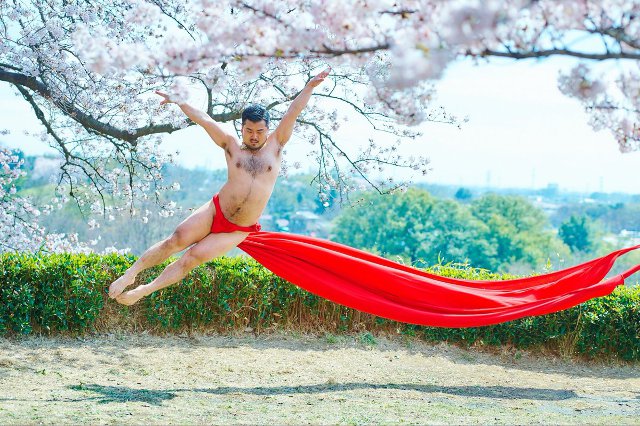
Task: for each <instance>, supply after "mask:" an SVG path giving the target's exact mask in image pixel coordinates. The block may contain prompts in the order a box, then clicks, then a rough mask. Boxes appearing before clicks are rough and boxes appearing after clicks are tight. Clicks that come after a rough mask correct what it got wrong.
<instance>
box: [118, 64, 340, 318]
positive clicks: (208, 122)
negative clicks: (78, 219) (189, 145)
mask: <svg viewBox="0 0 640 426" xmlns="http://www.w3.org/2000/svg"><path fill="white" fill-rule="evenodd" d="M330 71H331V69H330V68H327V69H326V70H324V71H323V72H321V73H320V74H318V75H317V76H315V77H314V78H313V79H311V80H310V81H309V82H308V83H307V85H306V86H305V88H304V89H303V90H302V92H300V94H298V96H297V97H296V98H295V99H294V100H293V102H292V103H291V105H290V106H289V109H288V110H287V112H286V114H285V115H284V116H283V117H282V120H281V121H280V124H279V125H278V127H277V128H276V129H275V131H273V132H271V133H269V113H268V112H267V111H266V110H265V109H264V108H263V107H261V106H259V105H251V106H250V107H248V108H247V109H245V110H244V111H243V113H242V143H239V142H238V140H237V139H236V138H235V137H234V136H232V135H230V134H228V133H227V132H225V131H224V130H223V129H222V128H220V127H219V126H218V124H216V122H215V121H214V120H212V119H211V117H209V116H208V115H207V114H205V113H204V112H202V111H199V110H197V109H195V108H193V107H191V106H189V105H188V104H186V103H183V104H177V105H178V106H179V107H180V108H181V109H182V111H183V112H184V113H185V114H186V115H187V116H188V117H189V118H190V119H191V120H193V121H194V122H195V123H197V124H199V125H201V126H202V127H204V129H205V130H206V131H207V133H208V134H209V136H211V138H212V139H213V141H214V142H215V143H216V144H217V145H218V146H220V148H222V149H224V151H225V157H226V159H227V169H228V177H227V182H226V183H225V184H224V185H222V188H220V192H219V193H218V194H216V195H215V196H214V197H213V199H212V200H210V201H208V202H206V203H205V204H203V205H202V206H201V207H200V208H199V209H198V210H196V211H195V212H193V213H192V214H191V215H190V216H189V217H188V218H186V219H185V220H184V221H183V222H182V223H180V224H179V225H178V227H177V228H176V229H175V231H173V233H172V234H171V236H170V237H168V238H166V239H165V240H163V241H160V242H158V243H156V244H155V245H153V246H152V247H151V248H149V249H148V250H147V251H146V252H144V253H143V254H142V256H140V258H138V260H136V262H135V263H134V264H133V265H131V267H130V268H129V269H128V270H127V271H126V272H125V273H124V275H123V276H121V277H120V278H118V279H117V280H116V281H114V282H113V283H112V284H111V285H110V286H109V297H111V298H112V299H113V298H115V299H116V300H117V301H118V302H119V303H121V304H123V305H133V304H134V303H136V302H137V301H138V300H140V299H141V298H143V297H145V296H148V295H149V294H151V293H153V292H154V291H156V290H159V289H161V288H164V287H167V286H170V285H172V284H175V283H177V282H178V281H180V280H182V278H184V277H185V276H186V275H187V274H188V273H189V272H190V271H191V270H192V269H194V268H195V267H197V266H199V265H201V264H203V263H205V262H208V261H210V260H212V259H214V258H216V257H218V256H222V255H223V254H225V253H226V252H228V251H229V250H231V249H232V248H234V247H236V246H237V245H238V244H240V243H241V242H242V241H243V240H244V239H245V238H246V237H247V235H249V233H250V232H254V231H257V230H259V229H260V225H259V224H258V223H257V221H258V218H259V217H260V215H261V214H262V211H263V210H264V208H265V207H266V205H267V201H269V197H271V193H272V192H273V187H274V185H275V183H276V178H277V177H278V173H279V170H280V163H281V161H282V149H283V147H284V145H285V144H286V143H287V141H288V140H289V138H290V137H291V133H292V132H293V126H294V124H295V122H296V118H297V117H298V115H300V113H301V112H302V110H303V109H304V108H305V106H306V105H307V103H308V102H309V98H310V97H311V94H312V92H313V89H314V88H315V87H316V86H318V85H319V84H320V83H322V82H323V81H324V79H325V77H327V75H329V72H330ZM156 93H157V94H159V95H160V96H162V97H164V100H163V101H162V102H161V104H162V105H164V104H168V103H176V102H173V101H172V100H171V99H170V98H169V96H168V95H167V94H165V93H162V92H156ZM192 244H193V246H191V245H192ZM189 246H191V247H190V248H189V249H188V250H187V251H186V252H185V253H184V254H183V255H182V257H180V258H179V259H178V260H176V261H175V262H173V263H171V264H169V265H168V266H167V267H166V268H165V269H164V270H163V271H162V273H161V274H160V275H159V276H158V277H157V278H156V279H154V280H153V281H151V282H150V283H149V284H143V285H140V286H138V287H136V288H135V289H133V290H129V291H127V292H123V291H124V289H125V288H126V287H128V286H130V285H131V284H133V282H134V280H135V277H136V275H137V274H138V273H139V272H140V271H143V270H145V269H147V268H150V267H152V266H154V265H158V264H160V263H162V262H163V261H164V260H166V259H168V258H169V256H171V255H172V254H175V253H178V252H180V251H182V250H184V249H185V248H187V247H189Z"/></svg>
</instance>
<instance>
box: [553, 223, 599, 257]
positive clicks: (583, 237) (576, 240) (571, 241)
mask: <svg viewBox="0 0 640 426" xmlns="http://www.w3.org/2000/svg"><path fill="white" fill-rule="evenodd" d="M558 235H559V236H560V238H561V239H562V241H563V242H564V243H565V244H566V245H567V246H569V248H571V251H573V252H576V251H582V252H592V251H595V250H596V248H597V236H596V228H595V225H594V223H593V221H592V220H591V219H590V218H589V216H586V215H581V216H578V215H571V217H570V218H569V219H567V220H566V221H564V222H563V223H562V225H560V228H559V229H558Z"/></svg>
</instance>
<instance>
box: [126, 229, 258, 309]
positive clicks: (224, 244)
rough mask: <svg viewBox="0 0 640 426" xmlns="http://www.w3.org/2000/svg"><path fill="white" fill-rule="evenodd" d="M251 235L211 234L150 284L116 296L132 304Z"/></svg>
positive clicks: (175, 280)
mask: <svg viewBox="0 0 640 426" xmlns="http://www.w3.org/2000/svg"><path fill="white" fill-rule="evenodd" d="M247 235H249V233H247V232H231V233H221V234H209V235H207V236H206V237H205V238H203V239H202V240H201V241H199V242H197V243H196V244H195V245H193V246H192V247H190V248H189V250H187V251H186V252H185V253H184V254H183V255H182V257H180V258H179V259H178V260H176V261H174V262H172V263H170V264H169V265H167V267H166V268H165V269H164V270H163V271H162V273H161V274H160V275H159V276H158V277H157V278H156V279H154V280H153V281H151V282H150V283H149V284H143V285H140V286H138V287H136V288H135V289H133V290H130V291H127V292H125V293H122V294H121V295H120V296H118V297H116V300H117V301H118V302H119V303H122V304H124V305H132V304H134V303H136V302H137V301H138V300H139V299H141V298H142V297H144V296H148V295H149V294H151V293H153V292H154V291H156V290H160V289H161V288H164V287H168V286H170V285H171V284H175V283H177V282H178V281H180V280H182V279H183V278H184V277H185V276H186V275H187V274H188V273H189V272H191V271H192V270H193V269H194V268H196V267H197V266H199V265H201V264H203V263H205V262H208V261H210V260H212V259H215V258H216V257H219V256H222V255H223V254H225V253H226V252H228V251H229V250H231V249H233V248H234V247H236V246H237V245H238V244H240V243H241V242H242V241H243V240H244V239H245V238H246V237H247Z"/></svg>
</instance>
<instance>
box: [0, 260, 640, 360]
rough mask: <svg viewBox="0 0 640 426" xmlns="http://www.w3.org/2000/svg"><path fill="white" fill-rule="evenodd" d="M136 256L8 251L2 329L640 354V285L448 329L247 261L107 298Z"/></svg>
mask: <svg viewBox="0 0 640 426" xmlns="http://www.w3.org/2000/svg"><path fill="white" fill-rule="evenodd" d="M173 260H174V259H173V258H172V259H169V260H167V261H165V262H164V263H163V264H161V265H158V266H155V267H153V268H150V269H148V270H146V271H144V272H142V273H141V274H140V275H139V276H138V279H137V281H136V284H135V285H136V286H137V285H138V284H142V283H148V282H150V281H151V280H152V279H153V278H155V277H156V276H157V275H158V274H159V273H160V272H161V270H162V269H163V268H164V267H165V266H166V265H168V264H169V263H170V262H171V261H173ZM134 261H135V258H134V257H133V256H131V255H127V256H122V255H117V254H111V255H106V256H105V255H96V254H91V255H77V254H53V255H46V256H44V255H34V254H24V253H4V254H0V277H1V280H0V335H5V336H9V335H18V334H30V333H41V334H45V335H51V334H56V333H70V334H83V333H87V332H108V331H114V328H129V329H133V330H143V329H144V330H148V331H150V332H179V331H183V330H191V331H193V330H196V329H197V330H205V329H215V330H217V331H225V330H226V331H228V330H234V329H235V330H241V329H244V328H245V327H251V328H252V329H253V330H256V331H258V332H259V331H262V330H271V329H275V328H290V327H293V328H303V329H306V330H308V331H314V330H315V331H320V330H321V331H336V332H349V331H363V330H369V331H391V332H394V333H400V334H404V335H410V336H418V337H421V338H423V339H426V340H430V341H448V342H454V343H459V344H464V345H474V344H475V345H478V344H482V345H511V346H513V347H516V348H540V347H545V348H550V349H552V350H553V349H555V350H557V351H562V352H563V353H572V354H579V355H584V356H586V357H589V358H596V357H599V358H619V359H624V360H635V361H637V360H640V286H634V287H619V288H618V289H616V291H614V293H612V294H611V295H610V296H606V297H601V298H597V299H593V300H590V301H588V302H585V303H583V304H581V305H579V306H576V307H574V308H572V309H568V310H565V311H562V312H558V313H555V314H550V315H545V316H538V317H529V318H523V319H520V320H516V321H510V322H507V323H503V324H498V325H494V326H488V327H474V328H460V329H450V328H437V327H424V326H417V325H412V324H403V323H398V322H395V321H391V320H387V319H384V318H380V317H376V316H374V315H369V314H366V313H362V312H358V311H355V310H353V309H350V308H346V307H344V306H341V305H337V304H335V303H332V302H329V301H326V300H324V299H321V298H319V297H317V296H315V295H313V294H310V293H308V292H306V291H304V290H302V289H300V288H299V287H296V286H294V285H292V284H290V283H288V282H286V281H284V280H282V279H281V278H279V277H277V276H275V275H273V274H272V273H271V272H269V271H268V270H266V269H265V268H263V267H262V266H261V265H259V264H258V263H257V262H255V261H254V260H253V259H247V258H242V257H234V258H220V259H216V260H214V261H212V262H208V263H206V264H203V265H201V266H200V267H198V268H196V269H194V270H193V271H191V273H189V274H188V275H187V276H186V277H185V279H184V280H183V281H182V282H181V283H179V284H176V285H173V286H170V287H167V288H165V289H162V290H160V291H157V292H155V293H153V294H152V295H150V296H148V297H146V298H144V299H142V300H141V301H140V302H138V303H137V304H135V305H133V306H123V305H120V304H118V303H117V302H115V301H113V300H111V299H109V297H108V294H107V291H108V286H109V284H110V283H111V282H113V281H114V280H115V279H116V278H117V277H119V276H120V275H122V274H123V273H124V271H125V270H126V269H127V268H128V267H129V266H130V265H131V264H132V263H133V262H134ZM428 270H429V271H430V272H434V273H437V274H440V275H443V276H449V277H457V278H467V279H507V278H512V276H507V275H501V274H493V273H490V272H488V271H486V270H482V269H476V268H469V267H455V265H454V266H451V265H437V266H435V267H432V268H429V269H428Z"/></svg>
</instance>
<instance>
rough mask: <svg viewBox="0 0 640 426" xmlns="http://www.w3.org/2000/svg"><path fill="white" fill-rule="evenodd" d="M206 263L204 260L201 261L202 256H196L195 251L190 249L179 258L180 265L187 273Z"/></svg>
mask: <svg viewBox="0 0 640 426" xmlns="http://www.w3.org/2000/svg"><path fill="white" fill-rule="evenodd" d="M206 261H207V260H206V259H203V258H202V256H199V255H198V253H197V251H196V250H192V249H189V250H187V251H186V252H185V253H184V254H183V255H182V257H181V258H180V263H181V264H182V267H183V269H185V270H186V271H187V272H188V271H191V270H192V269H195V268H196V267H198V266H200V265H202V264H203V263H205V262H206Z"/></svg>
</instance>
